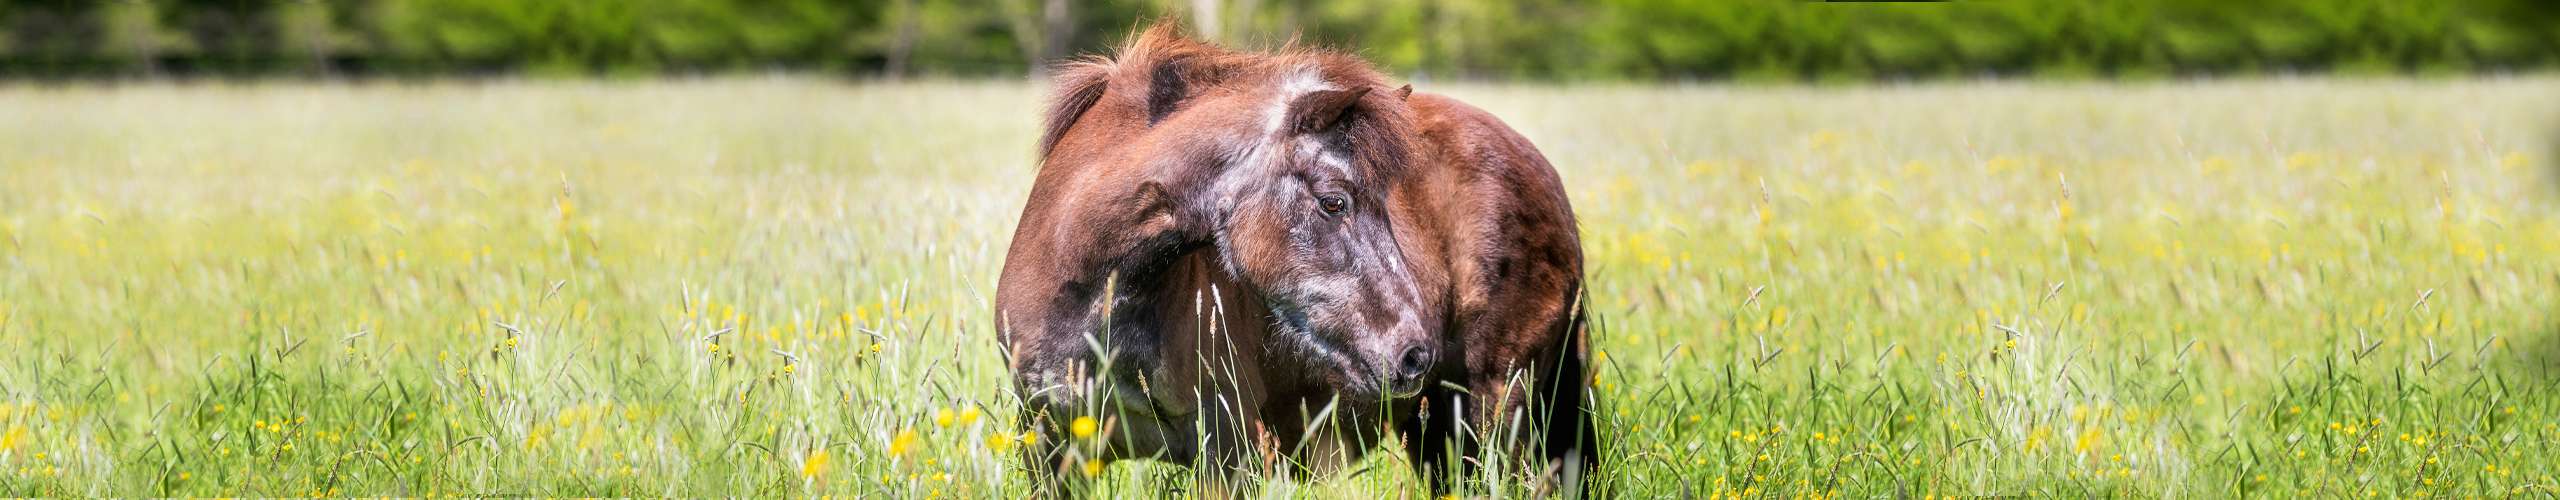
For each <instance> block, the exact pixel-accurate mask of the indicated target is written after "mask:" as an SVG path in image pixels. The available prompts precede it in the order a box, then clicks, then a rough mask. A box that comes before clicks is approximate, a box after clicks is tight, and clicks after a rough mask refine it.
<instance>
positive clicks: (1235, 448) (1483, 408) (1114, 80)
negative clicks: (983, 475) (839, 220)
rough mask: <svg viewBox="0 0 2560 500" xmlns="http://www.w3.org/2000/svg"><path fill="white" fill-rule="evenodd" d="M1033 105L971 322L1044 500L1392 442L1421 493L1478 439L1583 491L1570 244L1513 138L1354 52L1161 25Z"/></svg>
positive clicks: (1536, 172) (1067, 76)
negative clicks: (1002, 379) (1227, 41)
mask: <svg viewBox="0 0 2560 500" xmlns="http://www.w3.org/2000/svg"><path fill="white" fill-rule="evenodd" d="M1054 92H1055V95H1054V98H1053V100H1052V104H1051V107H1050V109H1049V110H1048V114H1047V119H1046V132H1045V133H1044V134H1042V136H1041V138H1040V153H1041V158H1042V161H1041V166H1040V171H1039V175H1038V177H1037V178H1036V179H1035V180H1034V181H1033V184H1032V188H1031V195H1030V201H1029V202H1028V204H1027V205H1026V206H1025V207H1024V208H1023V212H1022V219H1021V223H1020V225H1019V226H1018V228H1017V229H1016V231H1015V234H1014V239H1013V244H1012V246H1011V248H1010V249H1009V251H1008V252H1007V254H1006V258H1005V265H1004V273H1003V276H1002V278H1001V281H1000V282H999V284H998V286H997V293H996V304H995V305H996V311H995V315H996V318H995V319H996V323H997V329H998V332H999V333H998V334H999V338H1000V340H1001V341H1002V342H1003V343H1004V346H1005V349H1006V353H1007V355H1008V357H1009V363H1010V364H1011V368H1012V370H1013V374H1014V378H1015V382H1016V385H1017V387H1016V389H1017V390H1018V391H1019V395H1020V396H1021V397H1022V399H1023V404H1024V410H1025V415H1026V416H1027V418H1026V425H1029V426H1031V427H1032V428H1033V429H1035V430H1038V431H1041V432H1044V433H1046V435H1047V439H1042V440H1040V441H1039V443H1041V445H1040V446H1036V447H1027V448H1028V449H1026V450H1025V453H1026V456H1025V459H1026V462H1027V463H1028V465H1029V466H1030V469H1031V470H1032V471H1033V474H1034V477H1035V480H1036V482H1037V484H1040V485H1041V487H1042V488H1043V489H1044V490H1046V489H1048V488H1053V487H1056V486H1058V485H1059V483H1058V482H1057V481H1056V480H1057V479H1058V478H1060V477H1066V478H1075V477H1081V476H1083V475H1084V474H1085V472H1087V470H1089V469H1087V467H1091V466H1092V465H1093V464H1099V463H1106V462H1108V461H1111V460H1117V459H1123V458H1155V459H1161V460H1167V461H1175V462H1184V463H1191V462H1194V461H1199V462H1201V463H1203V465H1204V466H1203V467H1201V468H1200V469H1199V470H1201V471H1203V472H1205V473H1206V474H1204V478H1205V479H1214V480H1223V479H1226V478H1229V477H1231V476H1230V475H1229V474H1226V473H1228V472H1237V471H1247V470H1262V471H1266V472H1284V473H1285V472H1299V471H1320V470H1329V469H1333V468H1335V467H1337V466H1339V465H1341V464H1346V463H1349V462H1350V461H1352V460H1354V459H1356V458H1358V457H1359V456H1360V455H1362V454H1364V453H1365V452H1366V451H1367V450H1368V449H1369V448H1371V447H1373V446H1374V443H1377V442H1378V441H1379V440H1380V438H1381V437H1383V434H1384V433H1385V432H1386V431H1389V430H1392V431H1393V432H1396V433H1398V434H1400V435H1401V437H1402V441H1403V443H1404V446H1405V449H1406V452H1407V453H1408V454H1410V455H1411V458H1412V459H1413V460H1414V463H1415V464H1416V468H1417V469H1419V472H1420V473H1421V474H1422V475H1423V476H1424V478H1425V480H1426V482H1428V483H1429V484H1430V485H1431V487H1432V489H1433V490H1434V491H1448V489H1449V488H1450V487H1451V484H1450V481H1452V480H1453V476H1451V475H1450V473H1451V472H1453V471H1452V470H1451V467H1449V464H1451V463H1452V462H1451V460H1455V459H1458V458H1459V457H1460V456H1473V455H1474V454H1476V453H1477V452H1478V451H1479V450H1480V446H1479V444H1478V443H1476V442H1474V441H1475V439H1474V438H1475V437H1481V436H1492V437H1497V438H1499V439H1501V440H1503V442H1506V443H1509V444H1521V445H1529V446H1533V447H1534V449H1535V450H1536V452H1537V453H1535V455H1536V456H1541V457H1544V458H1545V459H1547V462H1546V464H1547V466H1548V469H1546V470H1548V471H1550V474H1548V475H1545V476H1543V477H1552V478H1555V479H1560V480H1562V482H1560V483H1551V484H1560V485H1562V486H1563V487H1564V488H1568V490H1567V491H1570V489H1572V488H1579V487H1580V486H1581V485H1582V484H1583V481H1584V480H1586V479H1587V478H1588V477H1589V473H1588V471H1589V470H1590V469H1591V468H1592V467H1593V466H1594V465H1595V464H1596V462H1595V460H1594V459H1596V458H1597V457H1596V451H1597V449H1598V448H1597V447H1598V444H1599V443H1598V441H1597V439H1596V436H1595V435H1594V433H1593V431H1592V427H1591V421H1590V420H1589V418H1588V417H1587V415H1586V414H1585V413H1586V412H1587V410H1588V407H1589V406H1590V404H1591V401H1590V400H1589V399H1587V397H1586V395H1585V393H1584V392H1583V391H1582V390H1581V388H1582V384H1583V380H1585V379H1586V378H1587V375H1586V374H1585V373H1584V365H1585V360H1584V354H1583V353H1584V348H1583V344H1584V343H1585V342H1587V339H1586V338H1584V337H1585V336H1586V334H1585V333H1584V332H1585V331H1586V330H1587V327H1586V323H1585V321H1584V319H1583V314H1582V312H1581V309H1580V304H1579V300H1578V297H1579V296H1580V293H1581V277H1582V254H1581V244H1580V241H1579V237H1578V236H1577V235H1576V229H1575V225H1574V220H1573V212H1572V208H1571V207H1570V206H1569V205H1568V204H1567V202H1566V200H1565V195H1564V190H1563V188H1562V186H1561V185H1560V183H1559V182H1558V181H1557V178H1556V172H1555V169H1554V168H1553V167H1552V166H1549V165H1548V164H1547V161H1546V159H1545V158H1544V157H1543V156H1541V155H1540V154H1539V153H1538V151H1537V149H1536V148H1535V147H1533V146H1531V145H1530V144H1529V141H1528V140H1527V139H1524V138H1522V137H1521V136H1520V135H1519V134H1518V133H1516V132H1513V131H1512V130H1511V129H1510V128H1509V127H1507V126H1505V125H1503V124H1502V122H1501V121H1500V120H1497V119H1495V118H1494V117H1493V116H1492V115H1489V114H1486V113H1485V112H1484V111H1481V110H1478V109H1476V108H1474V107H1471V106H1468V105H1466V104H1463V103H1460V102H1458V101H1456V100H1452V99H1449V98H1446V97H1441V96H1437V95H1432V94H1414V93H1412V87H1410V86H1405V87H1392V86H1390V85H1389V84H1388V83H1387V81H1386V79H1385V77H1384V76H1383V75H1381V74H1379V73H1378V72H1377V71H1376V70H1374V69H1372V68H1371V67H1370V66H1369V65H1368V64H1367V63H1366V62H1364V61H1362V60H1360V59H1359V58H1357V57H1353V56H1350V55H1345V54H1340V53H1335V52H1327V51H1312V50H1295V49H1289V50H1283V51H1280V52H1277V53H1239V52H1232V51H1228V50H1225V49H1221V48H1218V47H1215V46H1212V45H1208V44H1205V43H1201V42H1197V41H1193V40H1189V39H1186V38H1183V37H1182V36H1180V35H1179V34H1178V33H1177V32H1176V31H1175V30H1174V29H1173V28H1171V27H1169V25H1167V24H1159V25H1157V26H1156V27H1154V28H1151V29H1148V30H1147V31H1146V32H1145V33H1143V34H1141V35H1139V36H1138V37H1137V38H1136V39H1134V40H1132V41H1130V42H1129V43H1128V44H1127V45H1126V46H1124V47H1122V48H1121V49H1120V50H1119V51H1118V55H1117V56H1115V57H1111V58H1093V59H1088V60H1084V61H1080V62H1076V63H1073V64H1069V65H1067V66H1064V67H1062V68H1059V69H1058V71H1057V72H1056V86H1055V90H1054ZM1459 463H1465V464H1467V467H1470V468H1471V467H1472V466H1475V465H1480V462H1478V461H1463V460H1462V461H1460V462H1459ZM1523 463H1524V464H1525V463H1528V462H1523ZM1557 476H1561V477H1557ZM1459 477H1463V476H1459ZM1221 484H1222V483H1221Z"/></svg>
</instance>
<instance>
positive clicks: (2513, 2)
mask: <svg viewBox="0 0 2560 500" xmlns="http://www.w3.org/2000/svg"><path fill="white" fill-rule="evenodd" d="M1203 3H1215V4H1218V5H1221V6H1222V7H1220V10H1219V11H1220V12H1221V13H1222V14H1221V16H1220V17H1221V18H1220V19H1218V20H1216V21H1217V22H1216V24H1217V25H1218V27H1219V28H1220V29H1218V30H1217V31H1218V34H1217V38H1220V39H1222V40H1224V41H1228V42H1238V43H1243V44H1247V45H1262V44H1269V43H1278V42H1279V41H1282V40H1286V39H1289V38H1291V37H1292V36H1293V35H1296V36H1301V37H1303V39H1305V40H1308V41H1313V42H1318V43H1323V44H1326V45H1335V46H1345V47H1357V48H1358V49H1359V50H1361V51H1362V53H1363V54H1364V55H1367V56H1369V57H1372V58H1374V59H1376V60H1377V61H1379V62H1380V63H1382V64H1384V65H1386V66H1388V67H1390V68H1392V69H1395V70H1398V71H1403V72H1408V73H1413V74H1416V75H1420V76H1424V77H1431V76H1440V77H1457V78H1533V79H1616V78H1652V79H1660V78H1670V79H1727V78H1745V79H1777V80H1821V79H1839V78H1857V79H1864V78H1885V79H1909V78H1939V77H1950V76H1977V75H2094V76H2147V75H2194V74H2235V73H2236V74H2247V73H2269V72H2272V73H2293V72H2325V71H2347V72H2384V73H2425V72H2478V71H2511V70H2520V69H2533V68H2542V67H2549V66H2551V65H2554V64H2560V15H2555V14H2554V12H2555V10H2554V9H2551V8H2548V7H2543V6H2541V5H2538V4H2536V3H2535V2H2532V1H2531V0H2460V1H2453V2H2430V1H2411V0H2267V1H2256V2H2217V1H2203V0H2168V1H2151V0H2086V1H2082V0H2020V1H1998V2H1958V3H1933V4H1832V3H1815V2H1797V1H1789V0H1738V1H1732V2H1701V1H1696V0H1524V1H1508V2H1492V1H1464V2H1437V1H1421V0H1385V1H1376V2H1353V1H1344V0H1213V1H1210V2H1200V1H1183V0H1104V1H1091V2H1072V1H1071V2H1066V3H1065V4H1064V6H1065V7H1066V8H1067V12H1066V15H1065V16H1064V17H1063V18H1061V19H1060V22H1057V23H1051V22H1049V20H1048V19H1047V18H1046V17H1045V16H1044V13H1045V11H1044V6H1045V1H1044V0H852V1H845V0H597V1H579V2H525V1H514V0H121V1H105V2H67V1H59V0H0V70H6V71H8V72H9V73H11V74H19V75H28V76H50V75H81V74H113V73H117V72H126V73H131V72H143V73H150V72H159V71H173V72H189V73H236V74H257V73H267V72H277V71H290V70H311V69H319V70H324V71H325V70H345V71H357V72H381V73H437V72H455V71H460V72H473V73H481V72H519V71H531V72H539V73H567V74H611V73H660V72H679V73H691V72H702V71H721V70H744V69H768V68H781V69H796V70H821V71H836V72H848V73H853V74H881V73H884V72H892V71H897V72H912V73H928V74H952V75H998V74H1020V73H1022V72H1024V71H1026V70H1027V69H1029V68H1031V67H1032V66H1033V64H1034V62H1035V61H1039V60H1041V59H1044V58H1047V57H1057V56H1063V55H1072V54H1076V53H1092V52H1098V51H1102V50H1104V49H1107V48H1108V47H1109V46H1110V44H1112V43H1114V42H1115V41H1117V40H1118V39H1119V38H1120V37H1122V36H1124V35H1125V34H1127V33H1129V32H1130V31H1131V30H1133V29H1134V28H1135V27H1136V26H1137V25H1138V24H1139V23H1142V22H1146V21H1148V20H1151V19H1159V18H1165V19H1183V18H1193V17H1196V16H1197V15H1198V13H1196V12H1193V10H1194V9H1197V8H1199V7H1198V6H1199V5H1202V4H1203ZM1187 22H1190V23H1193V24H1194V26H1199V25H1200V23H1199V20H1198V19H1191V20H1189V21H1187ZM1048 30H1063V31H1065V32H1066V33H1063V34H1062V35H1060V36H1056V37H1051V36H1049V35H1048V34H1047V31H1048ZM1199 31H1207V30H1199ZM1053 38H1054V39H1056V40H1060V41H1061V42H1062V43H1064V45H1065V46H1064V47H1045V46H1043V44H1044V43H1048V41H1049V40H1051V39H1053Z"/></svg>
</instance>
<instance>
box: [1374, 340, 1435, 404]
mask: <svg viewBox="0 0 2560 500" xmlns="http://www.w3.org/2000/svg"><path fill="white" fill-rule="evenodd" d="M1433 351H1434V349H1432V348H1431V344H1430V343H1428V342H1425V343H1422V344H1420V345H1415V346H1413V347H1407V348H1405V349H1404V354H1402V355H1399V356H1396V364H1395V373H1394V374H1392V375H1391V376H1389V378H1388V379H1387V392H1390V393H1393V394H1394V395H1396V396H1399V397H1401V396H1411V395H1414V394H1418V393H1421V392H1422V381H1423V379H1425V378H1429V377H1430V375H1431V366H1432V365H1433V364H1434V363H1436V362H1437V361H1438V360H1439V356H1438V355H1437V353H1434V352H1433Z"/></svg>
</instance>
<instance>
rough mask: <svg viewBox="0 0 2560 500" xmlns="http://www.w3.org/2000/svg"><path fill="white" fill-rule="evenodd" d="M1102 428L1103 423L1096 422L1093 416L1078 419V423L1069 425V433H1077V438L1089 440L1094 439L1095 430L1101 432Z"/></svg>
mask: <svg viewBox="0 0 2560 500" xmlns="http://www.w3.org/2000/svg"><path fill="white" fill-rule="evenodd" d="M1101 426H1102V425H1101V423H1099V422H1095V421H1094V420H1093V417H1092V416H1090V415H1087V416H1082V417H1076V421H1075V422H1074V423H1071V424H1068V425H1067V431H1068V432H1072V433H1075V435H1076V437H1079V438H1089V437H1093V432H1094V431H1095V430H1099V429H1100V428H1101Z"/></svg>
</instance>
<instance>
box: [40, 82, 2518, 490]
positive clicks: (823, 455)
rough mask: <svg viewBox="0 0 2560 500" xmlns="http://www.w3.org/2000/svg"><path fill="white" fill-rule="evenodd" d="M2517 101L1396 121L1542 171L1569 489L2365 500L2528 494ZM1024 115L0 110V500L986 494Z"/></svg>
mask: <svg viewBox="0 0 2560 500" xmlns="http://www.w3.org/2000/svg"><path fill="white" fill-rule="evenodd" d="M2551 83H2552V82H2551V81H2549V80H2548V79H2547V78H2522V79H2493V80H2471V81H2429V82H2414V81H2397V80H2371V81H2326V80H2279V81H2257V82H2230V83H2162V84H2145V85H2129V86H2124V85H2031V84H2000V83H1990V84H1948V85H1931V86H1919V87H1875V88H1858V89H1789V88H1727V87H1696V88H1688V87H1683V88H1648V87H1583V88H1565V89H1559V88H1538V87H1484V86H1455V87H1449V88H1429V87H1432V86H1430V85H1425V86H1424V87H1425V88H1424V89H1423V90H1424V91H1445V92H1450V93H1453V94H1456V95H1458V96H1460V97H1462V98H1465V99H1468V100H1470V101H1472V102H1475V103H1478V104H1479V105H1482V106H1483V107H1486V108H1488V109H1490V110H1492V111H1494V112H1495V113H1496V114H1498V115H1501V116H1503V117H1504V118H1505V119H1506V120H1508V121H1510V122H1511V123H1512V124H1513V125H1514V126H1515V127H1518V128H1520V129H1521V130H1522V131H1523V132H1524V133H1526V134H1527V135H1528V136H1529V137H1530V138H1531V139H1533V140H1535V141H1536V142H1537V143H1538V144H1539V146H1540V147H1541V148H1543V149H1544V150H1545V152H1546V153H1547V154H1548V155H1549V157H1550V158H1551V159H1553V160H1554V161H1555V163H1556V165H1557V166H1558V168H1559V169H1560V170H1561V171H1562V172H1563V175H1564V178H1565V180H1566V183H1567V185H1568V187H1569V189H1570V190H1571V194H1572V196H1573V198H1574V200H1575V202H1576V206H1575V208H1576V210H1577V212H1578V214H1579V215H1580V217H1581V220H1582V223H1583V235H1584V246H1585V251H1586V252H1587V254H1588V255H1589V256H1590V274H1591V284H1592V304H1591V305H1592V306H1593V310H1594V311H1595V313H1596V315H1597V317H1598V318H1600V321H1601V322H1602V328H1601V335H1600V337H1599V338H1598V339H1597V346H1598V347H1599V349H1598V353H1596V354H1595V357H1596V358H1597V363H1596V366H1597V369H1596V373H1597V375H1596V377H1595V378H1594V380H1592V381H1590V382H1591V384H1590V385H1591V386H1592V389H1593V390H1595V391H1597V392H1598V394H1599V395H1600V397H1601V398H1602V399H1603V400H1604V401H1605V403H1604V407H1603V410H1602V414H1601V415H1600V417H1601V420H1600V422H1601V425H1602V428H1603V431H1602V435H1603V436H1605V437H1606V439H1608V440H1609V445H1610V449H1611V450H1613V451H1612V452H1611V454H1610V456H1608V457H1605V458H1606V460H1607V462H1606V463H1607V465H1608V467H1609V469H1608V472H1607V476H1606V477H1605V478H1604V482H1605V483H1606V484H1607V485H1608V487H1610V488H1613V489H1615V490H1616V491H1618V492H1621V493H1623V494H1626V495H1629V496H1663V495H1680V494H1695V495H1709V494H1712V495H1717V496H1746V497H1748V496H1762V495H1784V496H1826V497H1827V496H1835V495H1846V496H1880V495H1888V494H1902V495H1912V496H1924V497H1926V496H1936V495H1988V494H2049V495H2078V494H2130V495H2168V494H2175V495H2195V496H2231V495H2251V496H2259V495H2283V494H2310V495H2319V496H2341V495H2356V496H2365V495H2376V496H2395V497H2396V496H2418V495H2433V494H2461V495H2501V496H2503V495H2508V494H2529V495H2530V494H2546V495H2547V494H2551V493H2553V492H2554V488H2555V486H2554V485H2555V481H2554V479H2553V477H2552V474H2554V471H2555V469H2560V467H2555V464H2554V462H2553V460H2552V459H2551V458H2550V457H2553V456H2560V427H2555V425H2560V424H2555V423H2554V422H2560V402H2556V401H2554V400H2553V398H2550V397H2547V396H2548V395H2549V394H2553V391H2554V390H2555V389H2560V387H2555V383H2560V337H2555V335H2560V323H2555V322H2554V321H2553V318H2552V317H2551V316H2550V315H2549V311H2550V310H2551V308H2552V306H2554V305H2555V304H2554V303H2553V302H2552V300H2551V299H2550V298H2549V297H2550V295H2551V293H2552V292H2553V291H2554V290H2555V287H2560V258H2555V257H2553V256H2554V255H2560V212H2555V208H2560V207H2555V205H2554V203H2553V199H2554V198H2552V196H2551V195H2552V194H2553V193H2551V192H2550V190H2551V189H2552V188H2553V184H2552V183H2553V182H2554V181H2553V180H2552V179H2551V178H2550V177H2549V175H2547V173H2546V171H2545V170H2546V168H2547V165H2548V161H2549V158H2548V156H2547V155H2548V154H2549V152H2550V151H2551V150H2549V149H2547V148H2548V147H2549V146H2548V145H2547V144H2545V143H2544V142H2542V141H2543V140H2545V139H2547V137H2548V136H2547V135H2546V133H2547V132H2549V131H2551V130H2553V128H2552V125H2553V124H2552V123H2550V122H2548V121H2546V120H2544V119H2545V118H2546V117H2550V116H2555V115H2554V114H2553V112H2554V111H2560V107H2555V104H2560V102H2555V101H2554V99H2553V97H2554V96H2553V95H2552V93H2550V92H2549V91H2547V90H2545V89H2548V88H2550V87H2551ZM1036 90H1037V89H1034V88H1031V87H1028V86H1023V85H1017V84H994V83H954V82H932V83H921V84H909V85H864V86H842V85H835V84H829V83H823V82H818V81H803V80H791V79H757V80H708V81H675V82H654V83H562V82H539V83H536V82H491V83H475V84H431V85H392V84H382V85H361V86H301V85H245V86H232V85H217V84H206V85H135V86H124V87H116V88H31V87H22V88H8V89H0V109H7V110H10V112H9V113H5V114H0V352H5V353H6V354H0V495H9V496H67V495H116V496H143V495H151V496H160V495H217V494H220V495H252V496H296V495H402V496H425V495H531V494H550V495H595V496H603V495H613V496H631V495H682V496H709V495H724V494H754V495H863V496H875V495H900V496H958V497H980V496H989V495H1002V494H1011V493H1019V492H1020V491H1021V490H1022V489H1023V488H1024V487H1025V486H1026V485H1027V483H1026V481H1027V477H1026V475H1024V474H1023V473H1021V472H1020V471H1017V470H1015V467H1017V464H1016V463H1015V461H1014V460H1015V456H1016V454H1015V450H1016V449H1017V448H1018V447H1020V446H1024V443H1023V439H1024V437H1023V436H1022V435H1020V434H1019V433H1018V429H1017V428H1016V427H1015V425H1014V423H1013V419H1014V418H1015V415H1014V407H1013V403H1011V401H1010V399H1009V398H1010V396H1009V395H1007V394H1006V393H1005V389H1004V388H1005V387H1007V386H1009V383H1008V382H1007V380H1008V375H1007V374H1006V372H1005V368H1004V365H1003V364H1002V361H1001V359H1000V358H999V355H998V354H997V350H996V349H995V345H994V340H993V335H992V333H991V324H992V323H991V320H990V319H989V315H990V314H991V312H990V304H989V297H990V295H991V293H990V290H991V288H992V286H993V283H994V275H995V270H996V268H997V265H998V264H999V262H1000V260H1001V258H1002V255H1003V248H1004V244H1005V243H1006V241H1007V238H1008V236H1009V235H1010V234H1011V230H1012V227H1011V226H1012V223H1013V218H1014V216H1015V215H1016V214H1017V213H1018V212H1017V211H1018V210H1019V205H1018V204H1019V203H1021V198H1022V196H1023V193H1024V192H1025V190H1026V183H1027V182H1028V179H1029V177H1030V174H1031V172H1032V171H1033V168H1034V167H1033V166H1032V163H1033V162H1032V160H1031V158H1029V150H1030V147H1029V144H1030V142H1031V137H1032V134H1033V132H1032V130H1031V126H1032V123H1033V121H1034V119H1033V117H1032V115H1031V113H1032V109H1034V108H1035V106H1036V99H1037V92H1036ZM1087 439H1091V438H1087ZM1399 455H1400V454H1399V453H1395V452H1381V453H1374V454H1372V455H1371V458H1370V459H1369V460H1367V461H1365V462H1363V463H1361V464H1358V465H1355V466H1353V467H1352V470H1351V471H1348V472H1346V473H1342V474H1336V475H1331V476H1326V477H1319V478H1275V479H1277V480H1274V481H1271V482H1270V483H1269V484H1264V485H1262V486H1261V487H1262V491H1263V492H1265V493H1269V494H1288V495H1306V496H1342V495H1349V494H1364V495H1373V496H1391V497H1404V496H1420V495H1421V494H1422V492H1421V491H1419V490H1418V487H1417V486H1416V485H1415V483H1414V481H1413V480H1411V479H1410V473H1409V472H1408V466H1407V464H1408V463H1409V461H1407V460H1405V459H1404V458H1403V457H1401V456H1399ZM1100 475H1101V479H1102V481H1101V483H1100V487H1102V488H1104V489H1105V490H1106V491H1111V492H1120V493H1129V494H1152V493H1154V492H1156V491H1158V490H1159V489H1162V488H1167V487H1176V488H1188V487H1190V484H1189V481H1190V477H1191V476H1189V475H1188V474H1187V473H1183V472H1181V471H1180V470H1179V469H1177V468H1174V467H1169V466H1164V465H1149V464H1137V465H1114V466H1111V467H1109V468H1107V469H1105V470H1103V471H1101V474H1100ZM1496 479H1497V480H1496V481H1488V482H1486V484H1494V485H1499V486H1501V487H1503V488H1505V489H1509V488H1516V487H1518V486H1519V484H1520V483H1519V482H1518V481H1516V480H1510V479H1506V478H1496ZM1510 491H1512V492H1517V490H1510ZM1477 492H1479V493H1482V492H1484V491H1481V490H1479V491H1477Z"/></svg>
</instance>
